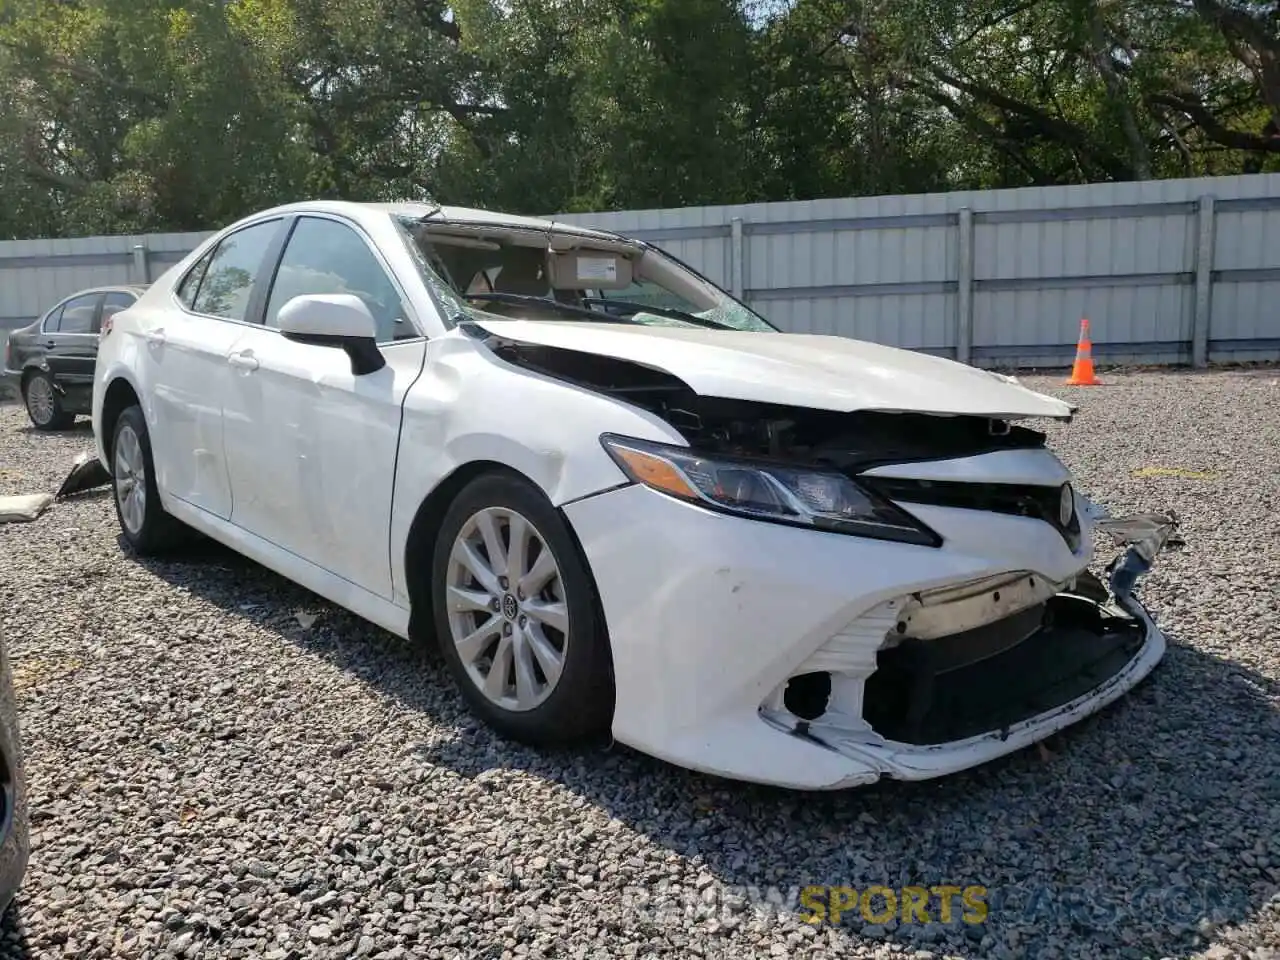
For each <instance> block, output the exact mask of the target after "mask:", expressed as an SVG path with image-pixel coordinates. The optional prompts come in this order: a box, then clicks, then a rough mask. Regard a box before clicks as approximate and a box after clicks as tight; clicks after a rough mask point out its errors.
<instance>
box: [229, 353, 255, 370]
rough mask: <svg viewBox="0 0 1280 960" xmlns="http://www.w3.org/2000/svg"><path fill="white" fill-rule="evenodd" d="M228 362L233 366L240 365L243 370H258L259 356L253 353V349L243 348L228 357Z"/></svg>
mask: <svg viewBox="0 0 1280 960" xmlns="http://www.w3.org/2000/svg"><path fill="white" fill-rule="evenodd" d="M227 362H228V363H229V364H231V365H232V366H233V367H239V368H240V369H241V370H257V369H258V358H257V357H255V356H254V355H253V351H252V350H241V351H239V352H238V353H233V354H231V356H229V357H227Z"/></svg>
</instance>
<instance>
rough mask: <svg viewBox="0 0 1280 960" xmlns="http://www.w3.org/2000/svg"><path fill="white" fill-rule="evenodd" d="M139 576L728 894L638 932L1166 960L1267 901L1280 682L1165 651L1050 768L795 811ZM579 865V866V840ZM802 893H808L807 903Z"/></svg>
mask: <svg viewBox="0 0 1280 960" xmlns="http://www.w3.org/2000/svg"><path fill="white" fill-rule="evenodd" d="M145 566H146V567H147V568H148V569H150V570H151V571H153V572H154V573H155V574H156V575H157V576H159V577H161V578H163V579H165V580H168V581H169V582H171V583H174V584H175V585H179V584H180V585H181V587H182V588H183V589H184V590H189V591H192V592H193V593H195V594H196V595H198V596H201V597H202V598H204V599H206V600H208V601H209V602H211V603H214V604H215V605H218V606H221V607H222V608H223V609H225V610H227V611H228V612H229V613H232V614H234V615H235V616H238V617H248V618H249V619H251V620H253V621H255V622H257V623H258V624H259V625H261V626H264V627H266V628H268V629H271V630H273V631H275V632H276V633H277V634H279V635H280V636H281V637H282V639H287V640H288V641H289V642H291V643H294V644H297V645H298V646H299V647H301V648H303V649H305V650H307V651H308V652H310V653H312V654H314V655H316V656H319V657H323V658H325V659H326V660H328V661H329V662H331V663H333V664H334V665H336V666H337V667H339V668H340V669H342V670H345V671H347V672H349V673H351V674H353V675H355V676H358V677H359V678H361V679H362V680H364V681H365V682H367V683H370V684H373V685H375V686H376V687H377V689H378V690H379V691H380V692H381V693H383V694H384V695H386V696H389V697H392V698H394V699H395V700H397V701H398V702H400V703H402V704H403V705H404V706H406V707H407V708H409V709H412V710H417V711H422V712H424V713H428V714H431V715H433V716H434V717H435V718H436V719H437V720H439V721H441V722H443V723H446V724H452V725H454V726H455V727H456V728H457V736H456V737H455V738H454V739H452V740H450V741H448V742H446V743H442V744H434V745H431V746H426V745H424V746H423V747H422V749H421V750H420V751H419V753H418V757H419V759H420V760H421V762H423V763H426V764H432V765H437V766H444V767H446V768H448V769H450V770H452V771H454V772H455V773H457V774H459V775H461V776H465V777H469V778H475V777H480V776H481V775H484V774H486V773H487V772H488V771H492V770H495V769H497V770H513V769H514V770H521V771H525V772H527V773H529V774H532V775H534V776H537V777H540V778H543V779H545V780H547V781H549V782H552V783H556V784H559V785H561V786H563V787H564V788H565V789H567V790H570V791H572V792H573V793H575V794H577V795H579V796H581V797H583V798H584V799H586V800H588V801H590V802H591V803H592V804H594V805H596V806H597V807H599V808H600V809H601V810H603V811H605V812H606V813H607V814H609V815H610V816H611V817H614V818H617V819H618V820H620V821H622V822H623V823H624V824H625V826H626V827H627V828H628V829H629V830H632V831H635V832H636V833H638V834H641V835H643V836H645V837H647V838H648V839H649V841H650V842H652V843H655V844H659V845H661V846H662V847H664V848H666V849H668V850H670V851H671V852H672V853H674V854H676V855H678V856H681V857H685V858H688V859H690V860H691V861H694V862H696V863H697V864H698V866H699V867H700V869H701V870H702V871H705V872H706V873H707V874H709V875H710V876H711V877H713V878H714V879H715V880H716V881H718V882H719V884H721V885H723V887H724V888H727V889H724V890H719V891H717V892H715V893H707V892H706V891H705V890H701V889H700V888H699V889H694V888H693V887H692V886H689V885H686V886H685V888H684V891H683V892H671V891H667V892H664V890H663V889H662V887H661V884H659V885H657V886H654V887H652V888H649V889H644V890H639V889H638V890H636V891H635V896H634V897H633V898H632V899H631V905H630V906H629V907H628V910H629V911H630V913H629V919H628V920H627V921H626V923H627V924H628V928H629V929H635V930H636V931H637V932H638V933H644V932H645V931H646V930H647V931H648V932H649V933H650V934H656V933H659V932H663V933H673V934H678V933H679V931H681V930H684V929H686V928H687V927H688V926H689V925H690V924H694V923H699V924H701V923H705V922H708V921H709V920H714V922H716V923H719V924H720V925H721V926H726V925H729V926H731V925H735V924H740V923H746V922H750V915H749V910H750V908H751V907H752V906H753V905H754V906H756V907H758V908H760V909H764V910H765V911H766V915H767V916H772V917H773V918H774V919H775V920H777V919H782V920H783V921H784V922H787V921H788V918H789V924H790V926H791V927H792V928H793V929H794V928H797V927H803V926H805V924H803V923H798V922H797V918H800V917H809V916H812V915H813V914H812V910H811V909H810V908H811V907H813V906H814V905H818V904H821V905H823V906H824V907H830V906H831V905H832V903H833V899H832V898H833V897H834V898H836V902H840V901H843V902H844V903H845V904H846V906H845V908H844V910H843V911H842V916H841V917H840V918H839V926H840V927H841V928H842V929H843V930H845V931H847V933H848V934H849V935H850V937H855V938H859V939H875V940H882V941H890V942H896V943H898V944H900V945H903V946H908V947H912V948H916V949H928V950H931V951H940V952H944V953H946V954H948V955H952V956H962V957H966V958H974V960H978V958H1005V957H1022V956H1027V957H1037V958H1040V957H1046V958H1047V957H1058V958H1064V960H1065V958H1074V957H1084V956H1088V957H1111V956H1115V957H1132V958H1144V957H1174V956H1182V955H1186V954H1188V953H1190V952H1192V951H1195V950H1197V949H1202V948H1203V946H1204V945H1205V943H1206V942H1207V941H1208V939H1211V938H1213V937H1215V936H1218V935H1219V934H1218V933H1217V931H1219V929H1220V928H1223V927H1233V926H1235V925H1239V924H1243V923H1248V922H1250V921H1251V920H1252V919H1253V918H1254V917H1255V916H1256V915H1257V913H1258V911H1259V910H1260V909H1261V908H1262V907H1263V906H1264V905H1265V904H1266V903H1268V901H1269V900H1271V899H1272V898H1273V897H1274V896H1275V895H1276V893H1277V890H1280V683H1276V682H1275V681H1273V680H1270V679H1267V678H1265V677H1263V676H1261V675H1259V674H1257V673H1255V672H1252V671H1250V670H1248V669H1246V668H1243V667H1240V666H1238V665H1235V664H1232V663H1228V662H1224V661H1222V660H1219V659H1216V658H1214V657H1211V656H1209V655H1207V654H1204V653H1202V652H1200V651H1198V650H1196V649H1194V648H1191V647H1187V646H1183V645H1180V644H1177V643H1176V642H1174V643H1173V644H1172V645H1171V647H1170V650H1169V654H1168V656H1167V658H1166V660H1165V662H1164V663H1163V664H1162V666H1161V667H1160V669H1159V670H1157V671H1156V674H1155V675H1154V676H1153V677H1151V678H1150V679H1148V681H1147V682H1145V683H1144V684H1142V685H1141V686H1140V687H1139V688H1138V689H1136V690H1134V691H1133V692H1132V693H1131V694H1130V695H1129V696H1128V697H1127V698H1125V699H1123V700H1121V701H1120V702H1119V703H1117V704H1114V705H1113V706H1112V707H1110V708H1108V709H1107V710H1105V711H1104V712H1103V713H1102V714H1101V715H1099V716H1095V717H1093V718H1090V719H1088V720H1086V721H1084V722H1083V723H1081V724H1079V725H1077V726H1076V727H1074V728H1072V729H1069V730H1067V731H1064V732H1063V733H1061V734H1058V735H1056V736H1055V737H1053V738H1051V739H1050V740H1049V741H1048V742H1047V746H1048V748H1049V753H1048V755H1047V756H1046V755H1042V754H1041V753H1040V752H1039V751H1037V750H1034V749H1033V750H1027V751H1023V752H1021V753H1019V754H1016V755H1014V756H1011V757H1007V758H1005V759H1003V760H999V761H996V762H994V763H991V764H988V765H987V766H985V767H982V768H980V769H978V770H973V771H969V772H967V773H964V774H961V775H958V776H955V777H951V778H946V779H942V780H937V781H932V782H926V783H921V784H902V783H896V782H891V781H890V782H884V783H881V784H878V785H876V786H873V787H868V788H863V789H860V790H853V791H847V792H843V793H838V794H831V793H806V794H801V793H794V792H789V791H784V790H775V789H770V788H763V787H756V786H751V785H743V784H737V783H730V782H727V781H722V780H717V779H715V778H711V777H705V776H701V775H698V774H694V773H689V772H686V771H683V770H680V769H678V768H674V767H671V766H669V765H667V764H664V763H662V762H660V761H656V760H653V759H651V758H649V757H646V756H643V755H640V754H637V753H635V752H633V751H630V750H627V749H625V748H620V747H613V748H610V747H608V746H606V745H603V744H602V745H600V746H599V747H598V748H589V749H584V750H578V751H562V752H537V751H533V750H529V749H526V748H523V747H520V746H517V745H514V744H510V743H507V742H505V741H502V740H500V739H498V738H497V737H495V736H494V735H492V734H491V733H489V732H488V730H487V729H485V728H483V727H480V726H479V725H478V724H476V723H475V722H474V721H473V720H472V719H471V718H470V716H469V715H468V714H467V713H466V712H465V710H464V708H463V705H462V701H461V698H460V697H458V696H457V695H456V694H455V693H454V692H453V687H452V684H451V681H450V679H449V677H448V675H447V673H446V672H445V670H444V669H443V667H442V665H441V664H440V663H439V661H438V660H433V659H431V658H429V657H426V656H424V654H423V653H422V651H420V650H417V649H415V648H414V647H412V646H411V645H410V644H408V643H405V642H403V641H400V640H399V639H398V638H395V637H392V636H391V635H390V634H387V633H385V632H383V631H381V630H379V629H377V628H374V627H371V626H368V625H366V624H364V622H363V621H360V620H358V619H357V618H355V617H353V616H351V615H349V614H347V613H346V612H344V611H341V610H338V609H337V608H335V607H333V606H332V605H330V604H328V603H326V602H324V601H322V600H320V599H319V598H317V597H315V596H314V595H313V594H311V593H309V592H308V591H305V590H303V589H302V588H300V587H297V586H295V585H293V584H291V583H289V582H288V581H285V580H284V579H283V578H280V577H278V576H276V575H275V574H272V573H270V572H268V571H266V570H264V569H263V568H261V567H259V566H258V565H257V564H254V563H252V562H250V561H248V560H245V559H244V558H242V557H239V556H238V555H236V554H234V553H232V552H230V551H228V550H225V549H223V548H222V547H220V546H218V545H216V544H206V543H201V544H199V545H197V546H196V547H194V548H193V552H192V553H190V554H187V555H186V556H185V557H184V559H183V560H181V561H179V560H173V561H168V562H156V561H145ZM299 607H304V608H306V609H309V610H312V611H317V610H323V611H324V612H323V614H322V616H321V618H320V619H319V620H318V621H317V623H316V624H315V627H314V629H311V630H303V629H300V628H299V627H298V625H297V623H296V621H295V620H294V618H293V612H294V611H295V610H296V609H298V608H299ZM442 714H443V715H442ZM485 779H487V777H485ZM496 789H497V788H496ZM582 850H583V854H582V859H583V860H584V861H585V862H587V863H590V862H591V860H590V857H591V850H592V845H591V843H590V838H589V837H588V838H586V839H585V840H584V845H583V847H582ZM650 863H652V862H651V861H650ZM495 866H497V865H495ZM660 873H661V871H657V872H654V873H653V874H652V876H653V877H655V878H656V877H657V876H659V875H660ZM550 878H551V877H550V875H549V876H548V879H550ZM654 882H655V883H658V881H656V880H655V881H654ZM808 886H817V887H821V888H825V889H823V890H820V891H818V892H817V895H816V896H814V895H812V894H811V895H810V898H809V899H808V902H802V901H801V893H802V890H803V889H804V888H805V887H808ZM941 886H950V887H953V888H955V893H954V896H953V897H951V898H950V906H951V912H950V918H949V922H944V921H945V920H946V919H947V918H946V915H945V914H943V912H942V907H941V900H940V898H939V896H938V895H937V892H936V891H935V892H934V893H933V894H932V895H931V896H930V897H929V900H928V902H927V906H925V907H924V910H925V918H922V917H921V916H920V914H919V913H911V912H910V911H909V909H907V905H906V903H905V900H904V896H905V895H904V888H907V887H915V888H925V889H926V890H931V889H933V888H937V887H941ZM974 886H977V887H981V888H983V891H984V892H983V893H982V894H981V895H980V899H981V900H982V901H983V902H984V903H985V904H986V909H987V916H986V919H985V922H980V923H968V922H966V921H965V920H964V919H963V915H964V914H965V913H967V912H969V911H968V910H967V908H966V907H965V905H964V904H963V903H962V902H961V899H960V894H959V891H960V889H963V888H966V887H974ZM870 887H880V888H888V891H889V895H890V898H892V899H888V898H885V897H884V896H883V893H884V891H883V890H880V891H877V892H873V893H872V894H871V898H870V899H869V900H866V901H864V900H863V899H862V896H863V894H864V893H865V892H866V891H867V890H868V888H870ZM832 888H845V889H838V890H833V889H832ZM708 889H712V890H715V889H716V888H715V886H714V884H713V885H711V886H710V887H709V888H708ZM889 914H892V916H889ZM904 915H905V916H906V917H907V920H908V921H909V922H904ZM970 915H971V916H972V914H971V913H970ZM926 918H927V919H928V921H929V922H927V923H926V922H923V920H924V919H926ZM835 919H836V918H835V917H833V916H830V915H828V916H827V917H826V919H824V920H822V922H823V923H831V922H833V921H835Z"/></svg>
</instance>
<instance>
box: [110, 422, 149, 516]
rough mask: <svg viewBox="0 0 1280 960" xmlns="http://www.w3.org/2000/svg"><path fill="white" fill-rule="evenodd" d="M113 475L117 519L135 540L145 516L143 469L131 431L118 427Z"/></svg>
mask: <svg viewBox="0 0 1280 960" xmlns="http://www.w3.org/2000/svg"><path fill="white" fill-rule="evenodd" d="M113 473H114V475H115V487H116V503H117V504H118V505H119V507H120V519H121V520H122V521H123V522H124V526H125V529H126V530H128V531H129V533H131V534H133V535H134V536H137V535H138V533H139V532H141V530H142V524H143V521H144V520H145V519H146V515H147V466H146V461H145V460H144V459H143V456H142V444H141V443H139V442H138V435H137V434H136V433H134V431H133V427H130V426H124V427H122V428H121V430H120V435H119V436H118V437H117V438H116V451H115V470H114V471H113Z"/></svg>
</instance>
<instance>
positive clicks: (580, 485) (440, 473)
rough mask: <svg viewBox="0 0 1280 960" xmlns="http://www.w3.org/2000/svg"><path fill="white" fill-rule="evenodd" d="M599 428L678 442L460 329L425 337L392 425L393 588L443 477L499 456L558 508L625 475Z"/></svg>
mask: <svg viewBox="0 0 1280 960" xmlns="http://www.w3.org/2000/svg"><path fill="white" fill-rule="evenodd" d="M602 433H620V434H626V435H628V436H633V437H637V438H641V439H647V440H653V441H656V442H659V443H672V444H680V445H683V444H684V442H685V441H684V438H683V437H681V436H680V434H679V433H678V432H677V431H676V429H675V428H674V427H672V426H671V425H670V424H668V423H666V422H665V421H663V420H661V419H660V418H659V417H657V416H655V415H653V414H651V413H649V412H647V411H645V410H642V409H640V408H639V407H635V406H632V405H631V404H628V403H624V402H622V401H620V400H617V399H615V398H613V397H610V396H606V395H605V394H603V393H598V392H595V391H592V390H589V389H586V388H584V387H580V386H576V385H574V384H570V383H565V382H564V381H561V380H556V379H554V378H552V377H549V376H545V375H542V374H538V373H534V372H530V371H527V370H521V369H519V368H516V367H514V366H512V365H510V364H508V363H506V362H504V361H502V360H500V359H499V358H497V357H495V356H494V355H493V354H492V353H490V352H489V351H488V349H487V348H485V347H484V346H483V345H482V344H480V343H477V342H476V341H474V340H471V339H470V338H468V337H466V336H463V335H461V334H451V335H448V336H445V337H441V338H438V339H437V340H435V341H433V342H432V343H431V344H430V346H429V347H428V352H427V358H426V364H425V366H424V368H423V373H422V376H421V377H420V378H419V379H418V381H417V383H415V384H414V386H413V387H412V389H410V391H409V394H408V396H407V397H406V399H405V407H404V418H403V421H402V427H401V432H400V452H399V457H398V462H397V465H396V476H395V492H394V495H393V502H392V510H391V531H390V541H391V563H392V568H391V574H392V583H393V584H394V587H395V589H396V591H397V593H399V592H400V591H402V590H403V589H404V585H405V570H404V567H405V562H404V551H405V547H406V544H407V543H408V538H409V531H410V529H411V528H412V525H413V521H414V519H415V517H416V516H417V514H418V510H419V508H420V507H421V506H422V505H423V504H424V503H425V502H426V500H427V498H428V497H429V496H430V495H431V493H432V492H433V491H434V490H436V488H437V487H439V485H440V484H441V483H442V482H444V481H445V480H446V479H448V478H449V477H451V476H452V475H453V474H455V473H456V472H457V471H458V470H459V469H462V468H464V467H466V466H467V465H468V464H473V463H480V462H492V463H498V464H501V465H503V466H505V467H508V468H510V469H512V470H516V471H518V472H520V473H521V474H523V475H524V476H526V477H528V478H529V480H530V481H532V482H533V483H534V484H536V485H537V486H538V488H539V489H541V490H542V492H543V493H544V494H546V496H547V498H548V499H549V500H550V501H551V502H552V503H553V504H554V505H556V506H563V505H564V504H566V503H570V502H572V501H574V500H579V499H581V498H583V497H586V496H590V495H591V494H594V493H599V492H601V491H603V490H608V489H610V488H612V487H617V486H619V485H621V484H623V483H626V482H627V478H626V476H625V474H623V473H622V471H621V470H620V469H619V468H618V466H617V464H615V463H614V462H613V459H612V458H611V457H610V456H609V455H608V454H607V453H606V452H605V450H604V448H603V447H602V446H601V444H600V435H601V434H602Z"/></svg>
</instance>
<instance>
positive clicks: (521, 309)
mask: <svg viewBox="0 0 1280 960" xmlns="http://www.w3.org/2000/svg"><path fill="white" fill-rule="evenodd" d="M399 224H400V226H401V228H402V230H403V232H404V235H405V238H406V240H407V241H408V245H409V247H410V249H411V251H412V252H413V254H414V257H415V260H416V261H417V262H418V266H419V269H420V270H421V272H422V275H423V279H424V280H425V281H426V282H427V284H428V285H429V286H430V287H431V289H432V292H433V293H435V294H436V296H437V297H438V298H439V299H440V302H441V303H443V304H444V306H445V309H446V313H447V314H448V320H449V322H450V323H451V324H456V323H458V322H459V321H461V320H464V319H472V318H474V319H489V320H510V319H521V320H558V321H566V320H569V321H572V320H582V321H589V322H593V323H627V324H641V325H644V326H652V327H681V328H685V329H690V328H692V329H699V328H700V329H712V330H739V331H756V332H764V331H776V329H777V328H776V327H774V326H772V325H771V324H770V323H769V322H768V321H766V320H765V319H764V318H763V317H761V316H759V315H758V314H756V313H755V312H753V311H752V310H751V309H750V308H748V307H747V306H746V305H744V304H742V303H740V302H738V301H737V300H735V299H734V298H733V297H731V296H729V295H728V294H727V293H725V292H724V291H723V290H721V289H720V288H718V287H717V286H715V284H713V283H711V282H710V281H709V280H707V279H706V278H705V277H702V276H701V275H699V274H698V273H697V272H696V271H694V270H693V269H691V268H690V267H688V266H686V265H685V264H683V263H681V262H680V261H678V260H676V259H675V258H674V257H672V256H670V255H669V254H666V253H664V252H662V251H660V250H657V249H656V248H653V247H649V246H645V245H642V244H638V243H635V242H630V241H624V240H619V241H608V240H599V239H595V238H588V237H582V236H579V235H577V234H574V233H569V232H563V233H561V232H555V231H553V232H547V231H541V230H534V229H524V228H515V227H509V226H506V225H501V224H493V225H489V224H473V223H453V222H449V221H445V220H440V219H434V218H428V219H422V220H413V219H410V218H400V219H399Z"/></svg>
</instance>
